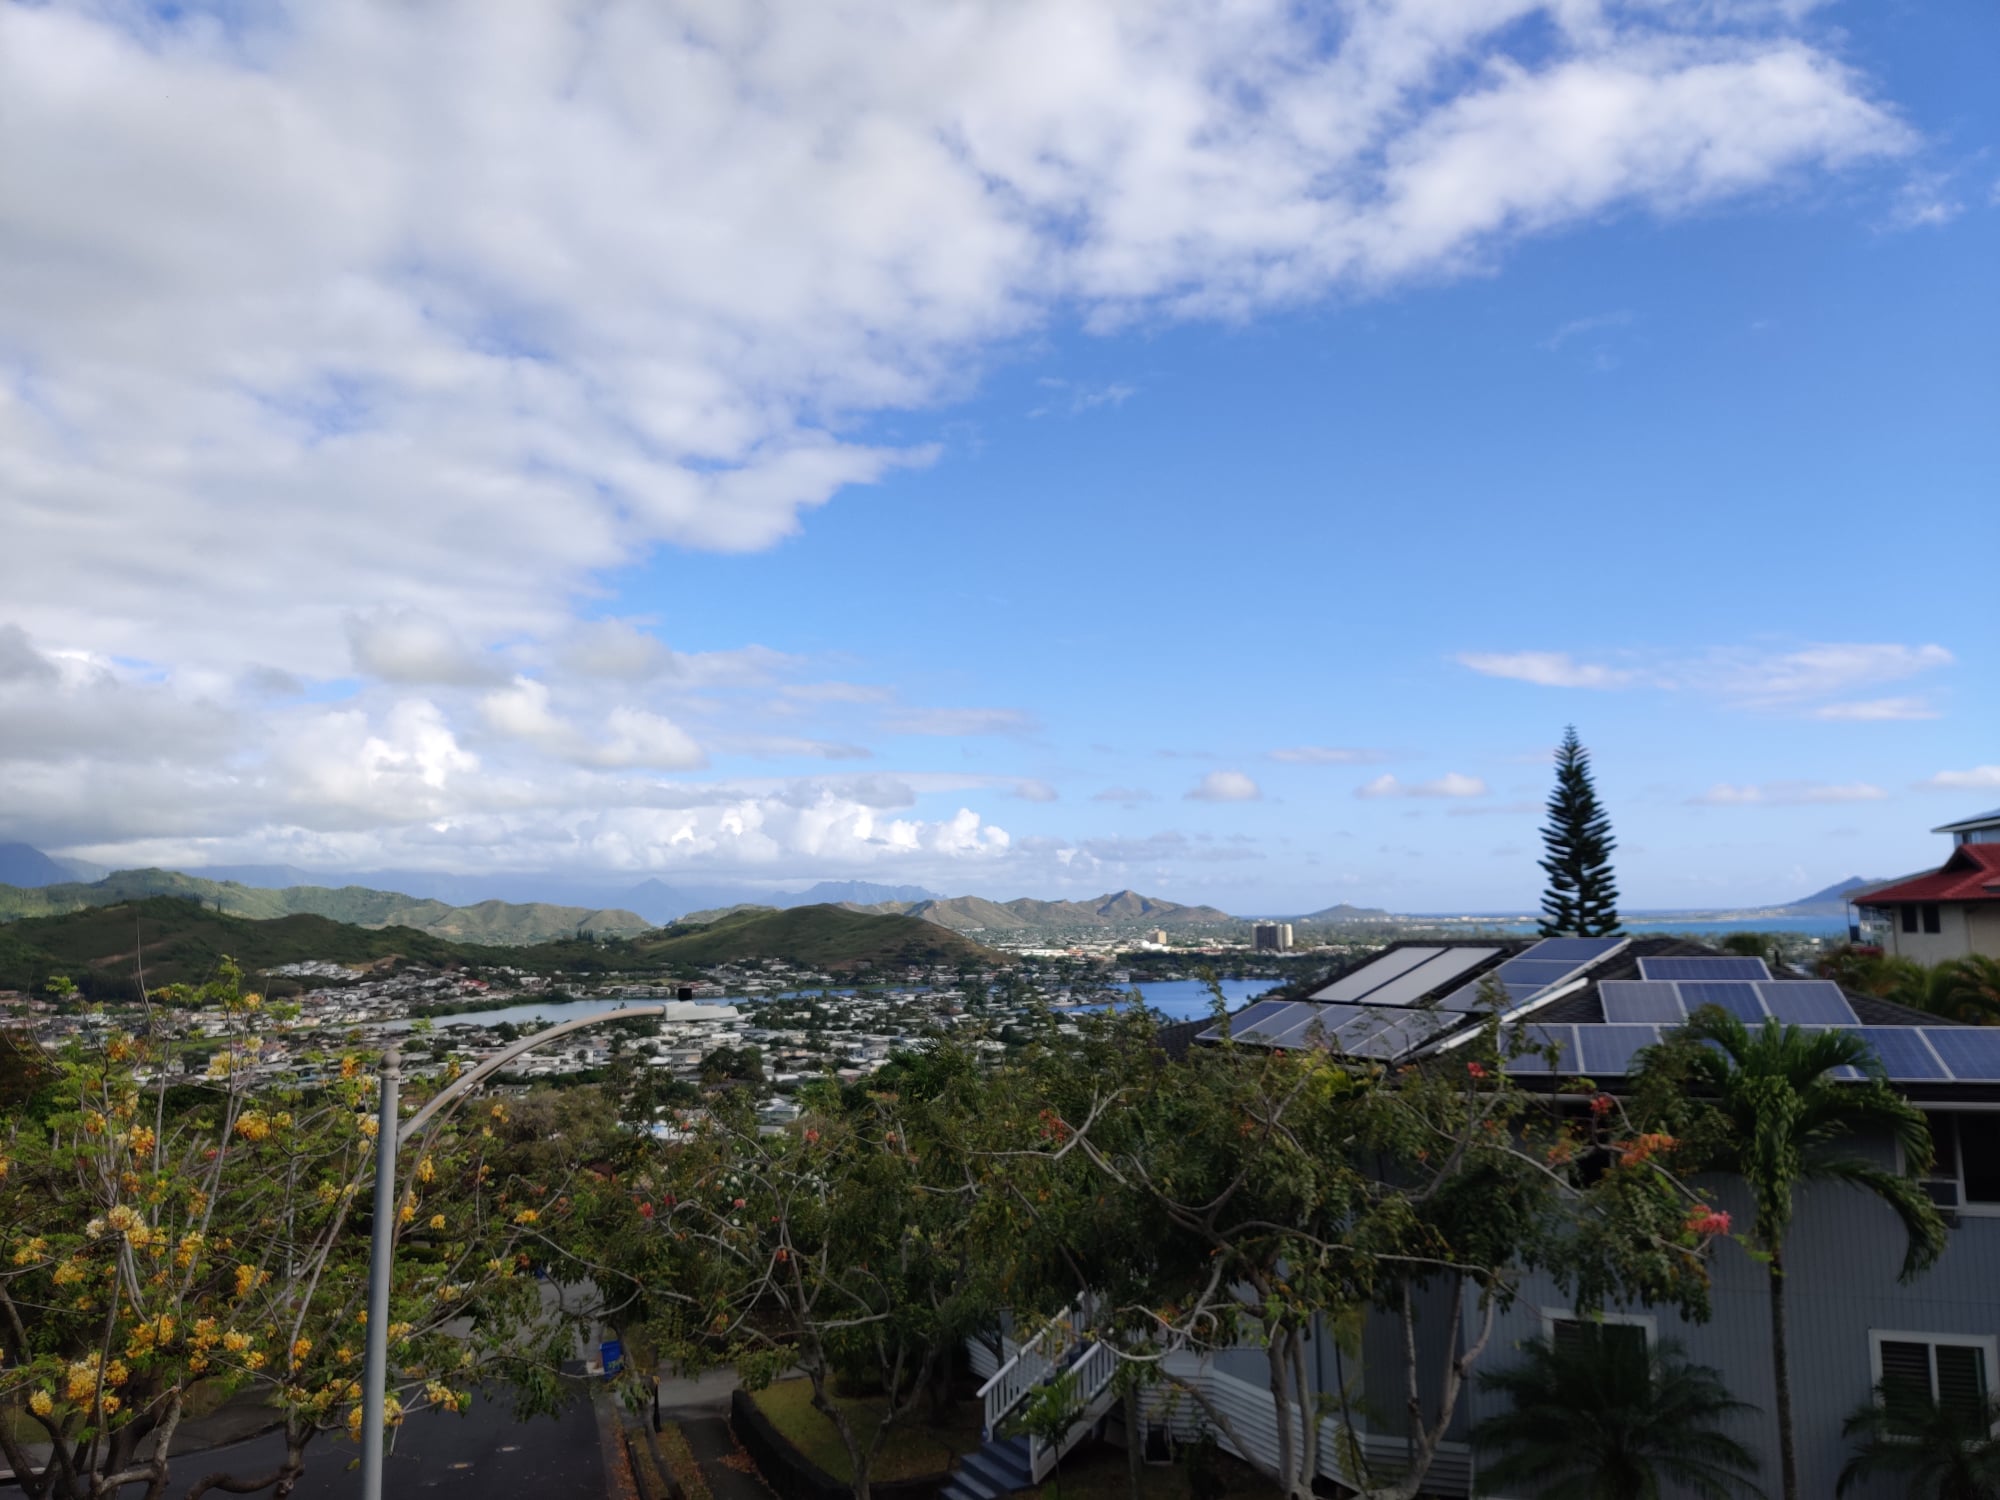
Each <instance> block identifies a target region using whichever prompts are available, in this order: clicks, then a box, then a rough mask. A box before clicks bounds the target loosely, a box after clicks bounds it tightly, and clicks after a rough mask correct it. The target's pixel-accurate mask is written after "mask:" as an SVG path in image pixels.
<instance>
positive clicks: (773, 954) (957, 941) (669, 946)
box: [621, 906, 1000, 970]
mask: <svg viewBox="0 0 2000 1500" xmlns="http://www.w3.org/2000/svg"><path fill="white" fill-rule="evenodd" d="M621 946H629V948H630V950H631V951H632V952H633V953H634V954H635V955H636V956H638V957H640V958H642V959H644V960H647V961H650V962H654V963H684V964H704V965H705V964H719V963H736V962H740V961H742V960H744V959H755V958H782V959H785V960H786V961H787V962H790V963H797V964H805V965H809V966H811V967H813V968H817V969H832V970H852V969H861V968H872V967H876V966H883V965H888V966H894V965H898V964H956V963H966V962H971V963H993V962H997V961H999V960H1000V955H999V954H997V953H994V952H993V951H992V950H991V949H988V948H983V947H981V946H980V945H979V944H978V943H975V942H973V941H971V940H970V939H968V938H963V937H960V936H959V935H958V934H957V933H955V932H952V931H950V930H949V929H945V928H941V927H939V926H938V925H937V924H935V923H930V922H924V921H920V920H918V919H917V918H914V917H908V916H899V915H885V916H874V915H870V914H869V913H866V912H858V911H850V910H848V909H847V908H845V907H841V906H793V907H787V908H785V909H784V910H782V911H773V910H770V909H768V908H757V907H752V908H749V909H747V910H740V911H734V912H730V913H727V914H725V915H722V916H718V917H716V918H715V920H714V921H711V922H707V923H704V924H702V925H699V926H695V927H688V926H686V925H684V924H676V925H675V926H672V927H667V928H663V929H661V930H659V931H657V932H653V933H649V934H648V935H647V936H645V937H642V938H636V939H634V940H632V941H631V942H630V944H629V945H621Z"/></svg>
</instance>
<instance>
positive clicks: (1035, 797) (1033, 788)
mask: <svg viewBox="0 0 2000 1500" xmlns="http://www.w3.org/2000/svg"><path fill="white" fill-rule="evenodd" d="M1014 795H1015V796H1016V797H1019V798H1020V799H1021V800H1022V801H1023V802H1055V801H1058V800H1060V798H1061V796H1062V794H1061V793H1060V792H1058V791H1057V790H1056V789H1055V788H1054V787H1052V786H1050V785H1049V784H1048V783H1047V782H1046V781H1036V780H1034V779H1033V778H1030V779H1028V780H1026V781H1017V782H1016V783H1014Z"/></svg>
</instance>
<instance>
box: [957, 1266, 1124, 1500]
mask: <svg viewBox="0 0 2000 1500" xmlns="http://www.w3.org/2000/svg"><path fill="white" fill-rule="evenodd" d="M1088 1316H1089V1307H1088V1305H1087V1303H1086V1302H1085V1301H1084V1299H1082V1298H1079V1299H1078V1300H1077V1301H1076V1302H1075V1303H1074V1304H1073V1305H1072V1306H1070V1307H1069V1308H1067V1309H1065V1310H1064V1311H1063V1313H1062V1314H1061V1315H1060V1316H1058V1317H1056V1318H1054V1319H1052V1320H1051V1321H1050V1322H1049V1324H1048V1326H1047V1327H1046V1328H1044V1329H1043V1330H1042V1331H1041V1332H1040V1333H1038V1334H1036V1335H1035V1336H1034V1337H1033V1338H1032V1339H1030V1340H1028V1342H1027V1343H1025V1344H1023V1345H1021V1346H1020V1347H1019V1348H1018V1349H1016V1350H1015V1352H1014V1356H1013V1358H1011V1359H1009V1360H1008V1361H1007V1362H1006V1363H1005V1364H1003V1365H1002V1366H1000V1368H999V1369H998V1370H996V1371H995V1372H994V1374H993V1377H992V1378H991V1379H990V1380H988V1381H987V1382H986V1384H984V1385H983V1386H981V1387H980V1388H979V1399H980V1402H981V1404H982V1406H983V1408H984V1423H985V1427H984V1432H985V1439H986V1441H985V1445H984V1446H983V1447H981V1448H980V1449H979V1451H978V1452H976V1453H969V1454H967V1455H966V1456H965V1457H964V1458H963V1459H961V1460H960V1461H959V1467H958V1469H957V1470H956V1471H955V1472H954V1473H953V1474H952V1476H951V1479H950V1481H949V1482H948V1483H947V1484H946V1485H945V1487H944V1489H943V1490H942V1491H941V1492H940V1500H1000V1497H1002V1496H1005V1495H1011V1494H1013V1493H1014V1492H1015V1491H1017V1490H1024V1489H1028V1488H1030V1487H1032V1486H1034V1485H1037V1484H1040V1483H1041V1482H1042V1480H1044V1479H1046V1478H1047V1477H1048V1475H1049V1471H1050V1470H1052V1469H1053V1468H1054V1467H1055V1466H1056V1464H1057V1462H1058V1461H1059V1460H1060V1459H1061V1458H1062V1456H1063V1455H1064V1454H1065V1453H1067V1452H1069V1450H1070V1449H1072V1448H1074V1447H1075V1446H1076V1445H1077V1444H1078V1443H1079V1442H1081V1441H1082V1440H1083V1437H1084V1434H1086V1433H1087V1432H1089V1431H1090V1429H1091V1428H1092V1427H1093V1426H1094V1425H1095V1424H1096V1422H1097V1419H1098V1418H1099V1417H1101V1416H1103V1415H1104V1413H1105V1412H1106V1411H1108V1410H1109V1409H1110V1407H1111V1403H1112V1401H1113V1399H1114V1397H1113V1393H1112V1390H1111V1379H1112V1376H1114V1375H1115V1374H1117V1372H1118V1357H1117V1355H1116V1353H1115V1352H1114V1351H1113V1350H1112V1349H1111V1346H1110V1345H1108V1344H1104V1343H1101V1342H1099V1341H1098V1340H1097V1339H1095V1338H1093V1337H1091V1336H1090V1335H1089V1334H1088V1333H1087V1332H1086V1331H1085V1329H1086V1325H1087V1322H1088ZM1066 1375H1067V1376H1073V1377H1074V1379H1075V1382H1076V1390H1075V1400H1076V1418H1075V1420H1074V1421H1072V1422H1071V1423H1070V1425H1069V1427H1068V1428H1067V1429H1065V1431H1064V1432H1063V1435H1062V1437H1061V1438H1060V1439H1058V1440H1057V1441H1056V1442H1053V1443H1049V1442H1044V1441H1043V1440H1042V1439H1040V1438H1036V1437H1002V1436H1001V1435H1000V1430H1001V1428H1002V1426H1003V1425H1004V1424H1005V1423H1006V1421H1007V1419H1008V1417H1010V1416H1011V1415H1012V1414H1013V1413H1014V1411H1015V1410H1016V1409H1017V1408H1018V1407H1019V1406H1020V1405H1021V1404H1022V1403H1023V1402H1024V1401H1026V1400H1027V1399H1028V1397H1029V1396H1031V1395H1033V1394H1034V1392H1035V1391H1037V1390H1039V1389H1040V1388H1041V1387H1042V1386H1044V1385H1046V1384H1048V1383H1049V1382H1050V1381H1052V1380H1058V1379H1061V1378H1062V1377H1064V1376H1066Z"/></svg>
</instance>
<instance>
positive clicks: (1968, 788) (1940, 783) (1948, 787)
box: [1918, 766, 2000, 792]
mask: <svg viewBox="0 0 2000 1500" xmlns="http://www.w3.org/2000/svg"><path fill="white" fill-rule="evenodd" d="M1993 788H2000V766H1974V767H1973V768H1972V769H1971V770H1969V771H1940V772H1938V773H1937V775H1935V776H1932V777H1929V778H1928V779H1926V780H1924V781H1921V782H1919V783H1918V789H1919V790H1921V791H1930V792H1973V791H1988V790H1991V789H1993Z"/></svg>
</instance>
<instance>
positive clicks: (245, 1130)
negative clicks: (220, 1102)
mask: <svg viewBox="0 0 2000 1500" xmlns="http://www.w3.org/2000/svg"><path fill="white" fill-rule="evenodd" d="M236 1133H237V1134H238V1135H240V1136H242V1137H243V1139H244V1140H246V1141H249V1142H251V1143H252V1144H255V1143H256V1142H258V1141H262V1140H268V1139H270V1135H271V1120H270V1117H269V1116H268V1115H266V1114H265V1113H264V1111H262V1110H261V1109H246V1110H245V1111H243V1113H242V1114H241V1115H240V1116H238V1118H237V1121H236Z"/></svg>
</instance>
